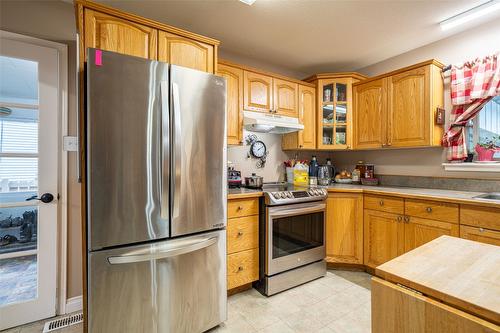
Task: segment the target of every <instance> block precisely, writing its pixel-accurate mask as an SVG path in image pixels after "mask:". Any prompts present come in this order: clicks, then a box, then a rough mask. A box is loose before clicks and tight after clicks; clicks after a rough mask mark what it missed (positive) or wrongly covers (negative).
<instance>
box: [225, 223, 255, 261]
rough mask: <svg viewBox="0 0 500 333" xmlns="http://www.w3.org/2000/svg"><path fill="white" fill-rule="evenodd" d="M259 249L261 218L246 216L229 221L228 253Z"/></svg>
mask: <svg viewBox="0 0 500 333" xmlns="http://www.w3.org/2000/svg"><path fill="white" fill-rule="evenodd" d="M257 247H259V216H258V215H253V216H245V217H237V218H233V219H229V220H228V221H227V253H228V254H231V253H235V252H240V251H244V250H250V249H254V248H257Z"/></svg>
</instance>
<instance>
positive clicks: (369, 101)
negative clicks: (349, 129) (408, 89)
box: [354, 78, 387, 149]
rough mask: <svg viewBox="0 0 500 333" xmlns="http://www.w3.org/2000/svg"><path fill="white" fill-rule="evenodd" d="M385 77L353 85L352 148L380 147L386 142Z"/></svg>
mask: <svg viewBox="0 0 500 333" xmlns="http://www.w3.org/2000/svg"><path fill="white" fill-rule="evenodd" d="M386 92H387V79H385V78H383V79H379V80H375V81H370V82H367V83H365V84H360V85H356V86H354V109H355V112H354V119H355V120H354V148H355V149H365V148H380V147H382V146H384V145H385V142H386V104H387V93H386Z"/></svg>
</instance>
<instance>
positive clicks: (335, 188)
mask: <svg viewBox="0 0 500 333" xmlns="http://www.w3.org/2000/svg"><path fill="white" fill-rule="evenodd" d="M318 187H323V188H327V189H328V192H332V193H334V192H351V193H365V194H378V195H390V196H399V197H404V198H414V199H423V200H435V201H446V202H454V203H461V204H473V205H477V206H486V207H495V208H500V202H495V201H485V200H481V199H475V198H474V197H475V196H477V195H480V194H483V192H470V191H452V190H440V189H426V188H417V187H394V186H366V185H351V184H334V185H329V186H318ZM227 193H228V196H227V198H228V199H244V198H256V197H260V196H262V194H263V192H262V190H255V189H248V188H231V189H228V192H227Z"/></svg>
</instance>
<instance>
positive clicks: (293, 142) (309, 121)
mask: <svg viewBox="0 0 500 333" xmlns="http://www.w3.org/2000/svg"><path fill="white" fill-rule="evenodd" d="M315 99H316V89H314V88H312V87H308V86H302V85H299V121H300V123H301V124H302V125H304V129H303V130H302V131H298V132H293V133H288V134H284V135H283V137H282V139H281V148H282V149H283V150H288V149H294V150H295V149H315V148H316V102H315Z"/></svg>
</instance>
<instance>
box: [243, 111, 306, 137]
mask: <svg viewBox="0 0 500 333" xmlns="http://www.w3.org/2000/svg"><path fill="white" fill-rule="evenodd" d="M243 127H245V129H246V130H247V131H252V132H260V133H272V134H286V133H292V132H297V131H300V130H303V129H304V125H302V124H300V123H299V119H298V118H294V117H286V116H280V115H277V114H271V113H261V112H252V111H244V112H243Z"/></svg>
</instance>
